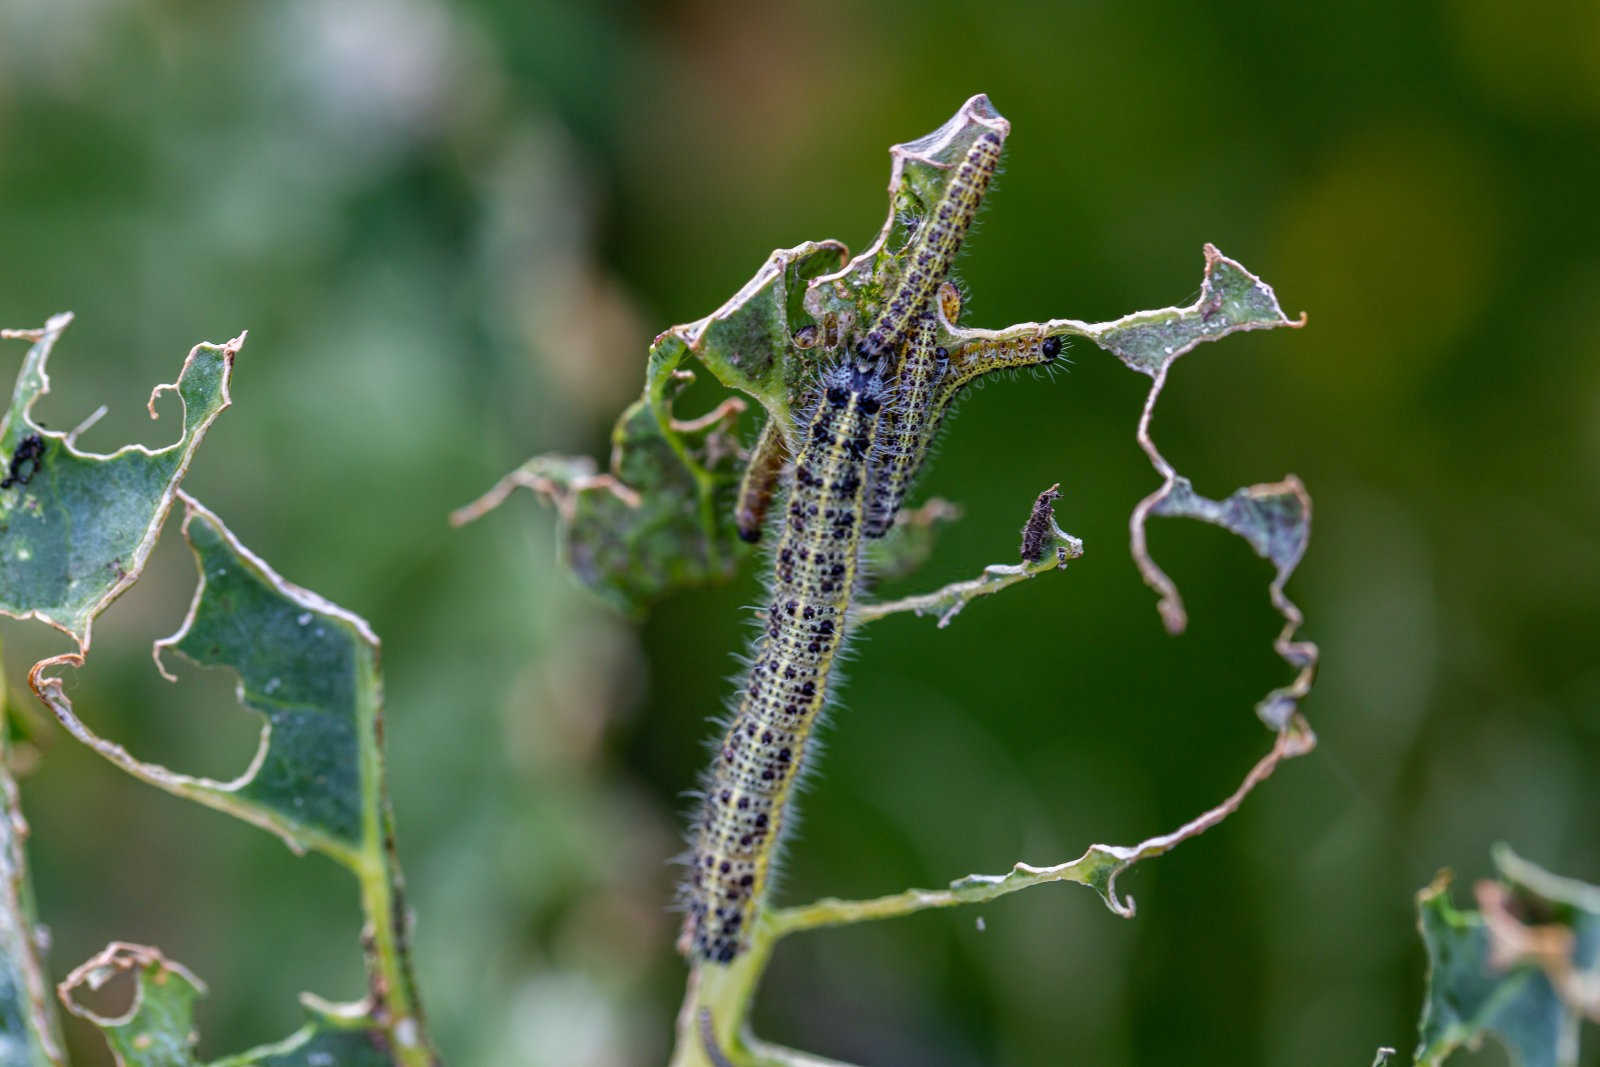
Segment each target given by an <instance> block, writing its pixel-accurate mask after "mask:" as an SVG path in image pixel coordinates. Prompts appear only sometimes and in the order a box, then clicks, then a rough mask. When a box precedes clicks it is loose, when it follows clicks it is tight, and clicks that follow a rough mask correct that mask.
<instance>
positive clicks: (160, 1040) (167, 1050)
mask: <svg viewBox="0 0 1600 1067" xmlns="http://www.w3.org/2000/svg"><path fill="white" fill-rule="evenodd" d="M123 974H130V975H131V976H132V979H133V982H134V992H133V1004H132V1006H130V1007H129V1008H128V1010H127V1011H126V1012H124V1013H123V1014H122V1015H119V1016H115V1017H107V1016H104V1015H101V1014H99V1013H98V1012H95V1011H93V1010H91V1009H89V1008H87V1007H85V1006H84V1005H83V1004H82V1003H80V1002H79V1000H78V995H79V994H80V992H81V991H82V990H85V989H87V990H89V991H91V992H92V991H94V990H98V989H99V988H101V987H102V986H104V985H105V984H106V983H107V982H109V981H111V980H112V979H114V978H117V977H119V976H120V975H123ZM56 991H57V993H58V994H59V995H60V997H61V1002H62V1003H63V1004H65V1005H66V1008H67V1010H68V1011H70V1012H72V1014H74V1015H77V1016H79V1017H80V1018H84V1019H87V1020H89V1021H90V1022H91V1023H93V1024H94V1025H95V1026H97V1027H99V1029H100V1032H101V1034H102V1035H104V1037H105V1039H106V1044H107V1045H109V1046H111V1054H112V1055H113V1056H114V1057H116V1061H117V1064H118V1067H190V1065H191V1064H194V1063H196V1062H197V1061H196V1060H195V1058H194V1046H195V1043H196V1042H197V1041H198V1040H199V1036H200V1035H199V1034H197V1033H196V1032H195V1028H194V1002H195V1000H196V998H198V997H201V996H203V995H204V994H205V991H206V987H205V983H204V982H202V981H200V979H198V978H196V977H195V976H194V975H192V974H190V973H189V972H188V970H186V969H185V968H184V967H183V966H182V965H181V964H177V963H173V962H171V961H170V960H168V959H167V958H166V957H164V956H162V955H161V952H160V950H159V949H154V948H147V947H145V946H144V945H132V944H128V943H126V942H121V941H118V942H114V943H112V944H110V945H107V946H106V948H105V949H104V951H102V952H101V953H100V954H99V955H97V956H95V957H93V958H92V959H90V960H89V961H87V962H86V963H84V964H82V965H81V966H79V967H77V968H76V969H75V970H73V972H72V973H71V974H69V975H67V977H66V978H65V979H63V980H62V982H61V984H60V985H59V986H57V987H56Z"/></svg>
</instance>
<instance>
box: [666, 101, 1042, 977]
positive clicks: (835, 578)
mask: <svg viewBox="0 0 1600 1067" xmlns="http://www.w3.org/2000/svg"><path fill="white" fill-rule="evenodd" d="M1000 149H1001V139H1000V136H999V135H998V134H996V133H994V132H993V131H985V132H984V133H982V134H980V135H979V136H978V137H977V139H976V140H974V141H973V143H972V145H971V146H970V147H969V148H968V150H967V153H966V155H965V157H964V158H963V159H962V161H961V163H960V165H959V166H958V167H957V168H956V172H955V174H954V175H953V176H952V177H951V180H950V184H949V185H948V186H947V187H946V189H945V191H944V193H943V195H942V196H941V197H940V199H939V202H938V204H937V205H936V207H935V209H934V211H933V213H932V215H931V216H930V217H929V218H928V219H927V220H925V221H924V222H923V223H922V225H920V226H919V227H918V229H917V232H916V234H915V236H914V237H913V238H912V240H911V241H910V242H909V243H908V244H907V246H906V248H905V249H904V251H903V252H902V253H901V256H900V257H899V258H900V259H901V260H902V268H901V273H900V275H899V278H898V280H897V281H896V283H895V284H894V286H893V287H892V288H891V290H890V292H889V295H888V296H887V298H886V299H885V301H884V303H883V304H882V306H881V307H880V309H879V311H878V313H877V315H876V316H875V317H874V318H873V320H872V321H871V323H870V325H869V326H868V328H867V329H866V331H865V332H864V333H863V334H862V335H860V336H859V339H856V341H855V345H854V351H855V354H856V358H855V359H854V360H849V361H847V362H845V363H842V364H837V365H833V366H831V367H829V369H827V370H826V371H825V372H824V373H823V374H822V377H821V381H820V387H819V395H818V396H817V398H816V400H815V401H814V402H813V404H812V407H811V410H810V417H809V419H808V420H801V421H802V422H803V424H804V428H803V431H802V432H801V434H800V436H799V440H798V441H797V442H795V443H794V448H795V452H796V454H795V461H794V465H793V472H792V475H791V476H790V477H789V478H788V486H787V498H786V511H785V514H784V520H783V527H782V535H781V539H780V540H779V542H778V545H777V548H776V551H775V553H774V557H773V578H772V585H771V590H770V599H769V601H768V606H767V609H766V613H765V615H764V617H763V620H762V622H763V627H764V629H763V631H762V633H761V636H760V637H759V638H758V639H757V641H756V643H755V647H754V648H753V650H752V651H751V654H750V669H749V675H748V679H747V681H746V684H745V688H744V690H743V692H742V694H741V696H740V697H739V704H738V707H737V709H736V710H735V712H734V714H733V718H732V721H731V722H730V723H729V725H728V729H727V732H726V733H725V735H724V736H723V739H722V743H721V744H720V745H719V746H718V748H717V750H716V753H715V756H714V758H713V762H712V766H711V769H710V771H709V772H708V773H707V775H706V778H705V782H704V795H703V799H702V802H701V807H700V812H699V815H698V817H697V819H696V821H695V824H694V830H693V832H694V838H695V840H694V848H693V851H692V853H691V855H690V859H689V864H690V872H689V877H688V879H687V882H686V884H685V886H684V892H683V896H684V903H685V906H686V907H685V910H686V911H687V916H686V919H685V922H684V929H683V936H682V938H681V939H680V942H679V947H680V950H681V951H683V952H685V953H686V954H688V955H689V956H690V957H691V958H693V959H695V960H697V961H700V962H708V963H718V964H727V963H731V962H732V961H733V960H734V959H735V958H737V956H738V955H739V954H740V953H741V952H742V951H744V948H745V947H746V945H747V944H748V939H749V932H750V927H751V924H752V923H753V922H754V919H755V915H756V911H757V908H758V907H759V906H760V904H761V901H762V899H763V897H764V896H765V893H766V889H767V884H768V881H769V876H770V873H771V868H772V863H773V858H774V856H775V854H776V851H777V842H778V839H779V836H780V835H781V833H782V830H783V825H784V820H785V816H786V808H787V805H788V802H789V798H790V794H791V791H792V787H793V784H794V779H795V775H796V773H797V771H798V769H799V766H800V763H801V761H802V759H803V756H804V752H805V748H806V745H807V742H808V741H809V739H810V737H811V733H812V731H813V729H814V728H815V726H816V722H817V719H818V717H819V715H820V714H821V712H822V709H823V707H824V706H825V704H826V702H827V696H828V680H829V676H830V674H831V673H832V669H833V663H834V659H835V656H836V654H837V652H838V649H839V645H840V642H841V641H842V639H843V637H844V631H845V628H846V626H847V625H848V623H849V612H850V605H851V601H852V599H853V596H854V593H855V589H856V586H857V579H858V571H859V568H860V554H861V542H862V539H863V538H864V537H868V538H876V537H882V536H883V535H884V534H886V533H887V532H888V531H889V529H890V528H892V527H893V525H894V521H895V516H896V514H897V513H898V511H899V509H900V505H901V504H902V503H903V501H904V499H905V496H906V492H907V490H908V489H909V487H910V485H911V482H912V480H913V479H914V478H915V476H916V474H917V472H918V470H919V469H920V468H921V466H922V464H923V462H924V460H925V459H926V456H927V452H928V445H929V442H930V440H931V439H932V437H933V435H934V434H935V433H936V432H937V430H938V427H939V425H940V423H941V422H942V421H943V418H944V415H945V413H946V412H947V410H948V408H949V406H950V403H951V401H952V399H953V398H954V396H955V394H956V393H957V392H958V391H959V390H960V389H961V388H962V387H964V386H965V385H967V384H968V383H969V382H971V381H972V380H973V379H974V378H975V377H978V376H980V375H982V374H984V373H987V372H988V371H990V370H997V369H1002V368H1008V367H1018V366H1027V365H1030V364H1039V363H1048V362H1050V361H1051V360H1053V359H1054V358H1055V356H1056V355H1057V354H1058V353H1059V352H1060V349H1061V342H1060V339H1059V338H1046V337H1043V336H1040V337H1036V338H1031V339H1029V340H1026V341H1000V340H998V339H995V340H981V341H976V342H973V343H971V344H963V345H962V346H961V347H960V348H959V349H958V350H957V352H956V354H955V356H952V354H951V352H950V351H949V350H948V349H947V348H946V347H945V346H944V345H943V344H941V339H942V338H946V337H947V336H948V334H949V331H948V329H947V326H948V324H950V323H953V321H954V320H955V318H956V317H958V316H959V314H960V300H959V296H958V295H957V293H956V290H955V289H954V287H953V286H950V285H948V284H947V283H946V281H945V279H946V276H947V275H948V273H949V271H950V266H951V263H952V262H953V261H954V259H955V256H956V253H957V252H958V251H959V250H960V247H961V243H962V240H963V239H964V237H965V235H966V232H967V230H968V228H969V227H970V226H971V224H972V221H973V218H974V217H975V216H976V214H977V210H978V207H979V205H980V203H981V201H982V199H983V196H984V193H985V192H986V191H987V189H988V186H989V181H990V179H991V178H992V177H993V175H994V172H995V168H996V166H997V165H998V163H999V159H1000ZM941 315H942V318H943V322H941ZM803 331H804V334H805V336H804V340H803V341H802V339H801V338H800V337H798V336H797V338H796V342H795V343H796V347H797V348H811V347H813V346H814V345H816V344H817V343H818V341H819V340H820V341H821V344H822V347H823V348H824V349H829V350H831V349H834V348H835V347H836V346H837V345H838V344H839V342H840V341H842V340H843V339H842V338H840V337H839V336H837V334H835V333H833V332H832V330H831V329H829V328H827V327H826V326H825V327H824V331H823V332H824V334H827V336H823V337H819V336H818V335H817V328H816V327H805V328H803ZM880 423H881V425H880ZM788 446H789V442H788V441H787V440H786V435H785V434H784V433H783V432H782V429H781V428H780V427H779V426H777V425H776V424H775V423H771V422H769V423H768V425H767V426H766V427H765V428H764V430H763V431H762V435H761V438H760V439H759V441H758V442H757V445H756V448H755V449H754V451H753V454H752V457H751V460H750V463H749V466H748V467H747V470H746V474H745V478H744V481H743V484H742V485H741V487H740V493H739V501H738V505H737V508H736V523H737V526H738V529H739V533H740V536H741V537H743V538H744V539H745V540H747V541H755V540H757V539H758V538H759V536H760V531H761V524H762V521H763V518H764V516H765V513H766V510H767V506H768V504H769V503H770V502H771V501H772V500H773V499H775V498H776V495H777V489H778V484H779V482H780V480H781V476H782V473H783V471H784V460H785V457H786V454H787V452H788V450H789V447H788Z"/></svg>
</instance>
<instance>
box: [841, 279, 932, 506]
mask: <svg viewBox="0 0 1600 1067" xmlns="http://www.w3.org/2000/svg"><path fill="white" fill-rule="evenodd" d="M942 290H943V287H942V286H941V296H942V295H943V292H942ZM938 342H939V324H938V321H937V320H936V319H935V318H934V316H933V315H932V314H930V313H926V312H924V313H923V314H922V315H921V316H920V317H919V318H918V319H917V321H916V323H915V325H914V326H913V327H912V329H911V334H910V336H908V337H907V338H906V340H905V342H904V343H902V344H901V346H900V351H899V358H898V359H897V360H896V361H895V362H896V368H895V371H894V378H893V379H892V381H893V386H892V388H893V390H894V400H895V402H894V404H892V405H891V406H890V409H889V410H888V411H886V412H884V414H883V425H882V426H880V427H879V429H878V440H879V442H880V443H881V448H880V454H879V456H878V458H877V461H876V462H874V463H873V465H872V473H871V477H870V479H869V482H868V486H867V517H866V524H865V526H864V527H863V528H862V531H861V532H862V534H863V535H864V536H866V537H874V538H876V537H882V536H883V535H884V534H886V533H888V532H889V530H890V528H891V527H893V526H894V517H895V515H896V514H897V513H898V512H899V511H900V505H901V504H902V503H904V501H905V498H906V492H907V490H909V489H910V488H911V480H912V479H913V478H914V477H915V476H916V473H917V468H918V467H920V466H921V465H922V458H923V456H925V455H926V454H927V451H928V437H929V435H930V433H931V432H932V430H933V429H934V428H935V427H932V426H929V425H928V424H927V423H928V416H929V413H930V412H931V411H933V409H934V405H935V403H936V398H937V396H938V390H939V385H940V382H941V380H942V379H943V378H944V374H945V368H946V367H947V366H948V364H949V353H948V352H946V350H945V349H944V348H942V347H940V345H939V343H938Z"/></svg>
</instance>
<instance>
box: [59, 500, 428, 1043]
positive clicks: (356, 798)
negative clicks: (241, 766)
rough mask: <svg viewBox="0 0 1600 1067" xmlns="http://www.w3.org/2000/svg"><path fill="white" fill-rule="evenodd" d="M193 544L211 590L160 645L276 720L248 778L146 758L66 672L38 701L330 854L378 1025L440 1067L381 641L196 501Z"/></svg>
mask: <svg viewBox="0 0 1600 1067" xmlns="http://www.w3.org/2000/svg"><path fill="white" fill-rule="evenodd" d="M178 496H179V497H180V498H181V499H182V501H183V505H184V520H183V532H184V536H185V537H186V538H187V539H188V541H189V545H190V548H191V549H192V550H193V552H194V557H195V563H196V565H197V567H198V569H199V585H198V588H197V589H196V591H195V596H194V601H193V603H192V604H191V605H190V608H189V613H188V616H187V617H186V618H185V619H184V622H183V625H182V627H181V628H180V629H179V631H178V632H177V633H176V634H174V635H172V636H171V637H168V638H166V639H164V640H161V641H158V642H156V645H155V654H156V663H157V666H158V667H159V668H160V669H161V671H162V673H163V674H165V675H166V676H167V677H168V678H169V680H175V679H173V678H172V675H171V674H170V673H168V672H167V667H166V664H165V662H164V656H165V653H166V652H168V651H169V650H175V651H177V652H178V653H180V654H182V655H183V656H184V657H185V658H187V659H189V660H190V661H192V662H194V663H196V664H200V665H202V666H221V667H228V668H231V669H232V670H233V671H234V672H235V673H236V674H237V675H238V679H239V685H238V694H239V699H240V701H241V702H242V703H243V704H244V705H245V706H246V707H248V708H250V709H251V710H252V711H254V712H256V713H257V714H259V715H260V716H261V718H262V719H263V726H262V732H261V742H260V746H259V748H258V750H257V753H256V756H255V758H254V759H253V760H252V761H251V763H250V766H249V767H248V768H247V769H246V771H245V772H244V774H242V775H241V776H240V777H239V778H237V779H235V780H233V781H231V782H218V781H213V780H211V779H208V778H197V777H192V776H189V775H184V774H178V773H176V772H173V771H170V770H168V769H167V768H165V767H162V766H159V765H157V764H151V763H145V762H143V761H141V760H138V759H136V758H135V757H134V756H132V755H131V754H130V753H128V752H127V750H126V749H124V748H122V746H120V745H118V744H116V743H115V742H112V741H109V740H106V739H104V738H101V737H99V736H97V735H96V734H95V733H94V732H93V731H92V730H90V729H89V728H88V727H87V726H86V725H84V723H83V722H82V720H81V719H79V717H78V716H77V714H76V712H75V711H74V709H73V707H72V702H71V701H70V700H69V699H68V697H67V695H66V691H65V688H64V687H63V685H62V682H61V678H60V677H59V676H58V675H57V674H55V673H54V672H53V671H52V670H51V667H52V665H56V664H60V663H61V662H63V661H64V660H69V659H70V658H69V657H58V658H57V659H56V660H46V661H45V662H44V663H42V664H39V665H37V666H35V668H34V682H35V691H36V692H37V693H38V694H39V696H40V697H41V698H42V699H43V700H44V701H45V703H46V705H47V706H48V707H50V709H51V710H52V711H53V712H54V713H55V715H56V717H57V719H58V720H60V721H61V723H62V724H63V725H64V726H65V727H66V728H67V730H68V731H69V732H71V733H72V734H73V735H74V736H75V737H77V738H78V739H79V740H80V741H83V742H84V743H85V744H87V745H89V746H90V747H92V748H93V749H94V750H95V751H97V752H99V753H100V754H101V755H102V756H104V757H105V758H106V759H108V760H110V761H111V762H112V763H114V764H116V765H117V766H119V767H121V768H122V769H124V770H125V771H127V772H128V773H130V774H132V775H134V776H135V777H137V778H140V779H141V780H143V781H145V782H148V783H150V784H151V785H155V786H157V787H159V788H162V789H165V790H167V791H168V792H170V793H174V794H176V795H178V796H183V797H187V798H189V799H191V800H194V801H196V802H198V803H201V804H205V805H207V806H209V807H213V808H216V809H218V810H220V811H225V812H227V813H229V814H231V815H233V816H235V817H237V818H240V819H243V820H245V821H246V822H250V823H254V824H255V825H257V826H260V827H263V828H264V829H267V830H270V831H272V832H273V833H275V834H277V835H278V836H279V837H281V838H283V840H284V841H285V842H286V843H287V844H288V845H289V847H290V848H291V849H293V850H294V851H296V852H304V851H305V850H307V849H314V850H316V851H319V852H322V853H325V854H326V855H328V856H330V857H332V858H333V859H335V860H337V861H338V862H339V863H341V864H342V865H344V866H345V867H347V868H349V869H350V871H351V872H352V873H354V874H355V876H356V878H357V881H358V883H359V885H360V891H361V898H362V905H363V909H364V911H365V912H366V916H367V921H368V929H369V933H370V937H369V938H368V939H367V945H368V969H369V972H370V978H371V981H372V983H373V985H374V987H375V988H382V989H384V990H385V991H386V997H385V998H384V999H383V1001H382V1002H381V1003H378V1004H375V1005H371V1006H370V1009H369V1010H370V1011H371V1012H372V1013H373V1020H372V1021H373V1022H374V1024H375V1025H377V1026H379V1028H380V1029H382V1030H383V1031H384V1033H385V1034H386V1035H387V1039H388V1041H389V1044H390V1046H391V1047H392V1048H395V1049H396V1050H397V1052H396V1056H397V1062H401V1063H406V1064H411V1063H419V1064H425V1063H429V1062H430V1061H431V1052H430V1051H429V1050H428V1048H427V1043H426V1039H425V1038H424V1037H423V1036H422V1035H421V1032H420V1025H419V1022H418V1011H419V1009H418V1005H417V999H416V998H417V994H416V989H415V983H414V980H413V978H412V975H411V967H410V960H409V950H408V946H407V943H406V923H405V921H404V919H403V917H399V916H397V908H398V903H397V902H398V901H399V900H400V899H401V896H402V885H401V877H400V872H399V869H398V865H397V864H396V862H395V858H394V856H393V827H392V818H391V815H390V812H389V805H388V798H387V793H386V791H385V786H384V775H383V753H382V748H381V738H382V692H383V687H382V679H381V677H380V675H379V670H378V639H377V637H376V636H374V634H373V633H372V630H371V628H370V627H369V626H368V625H367V623H366V622H365V621H364V620H363V619H361V618H360V617H358V616H356V615H354V614H352V613H350V612H348V611H346V610H344V609H343V608H340V607H338V606H337V605H335V604H332V603H329V602H328V601H326V600H324V599H323V598H321V597H319V596H317V595H316V594H315V593H312V592H310V591H308V590H305V589H302V588H300V587H299V586H296V585H294V584H293V583H291V582H288V581H286V580H285V579H283V578H282V577H280V576H279V575H278V574H277V573H276V572H275V571H273V570H272V568H271V567H269V566H268V565H267V564H266V563H265V562H264V561H263V560H261V559H260V558H259V557H257V556H256V555H254V554H253V553H252V552H250V550H249V549H247V548H245V547H244V546H243V545H242V544H240V543H239V541H238V539H237V538H235V537H234V535H233V534H232V532H230V531H229V530H228V528H227V527H226V526H224V525H223V523H222V520H221V519H219V518H218V517H217V516H216V515H214V514H212V513H211V512H210V511H208V510H207V509H206V508H204V507H203V506H202V505H201V504H200V503H199V502H198V501H196V500H194V499H193V498H191V497H189V496H188V495H187V494H184V493H181V492H180V493H179V494H178Z"/></svg>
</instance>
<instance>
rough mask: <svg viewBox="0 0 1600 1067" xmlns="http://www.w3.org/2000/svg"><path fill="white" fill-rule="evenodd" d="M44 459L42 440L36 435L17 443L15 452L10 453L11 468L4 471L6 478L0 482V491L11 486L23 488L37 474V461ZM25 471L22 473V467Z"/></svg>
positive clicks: (33, 434)
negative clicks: (25, 468)
mask: <svg viewBox="0 0 1600 1067" xmlns="http://www.w3.org/2000/svg"><path fill="white" fill-rule="evenodd" d="M43 458H44V438H43V437H40V436H39V435H38V434H36V433H30V434H28V436H26V437H24V438H23V439H22V440H20V441H18V442H17V450H16V451H15V452H13V453H11V466H10V468H9V469H8V470H7V471H6V476H5V478H4V479H3V480H0V489H10V488H11V487H12V486H14V485H16V486H23V485H27V484H28V483H29V482H31V481H33V476H34V475H35V474H38V473H39V461H40V460H41V459H43ZM24 466H26V467H27V470H26V472H24V470H23V467H24Z"/></svg>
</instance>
